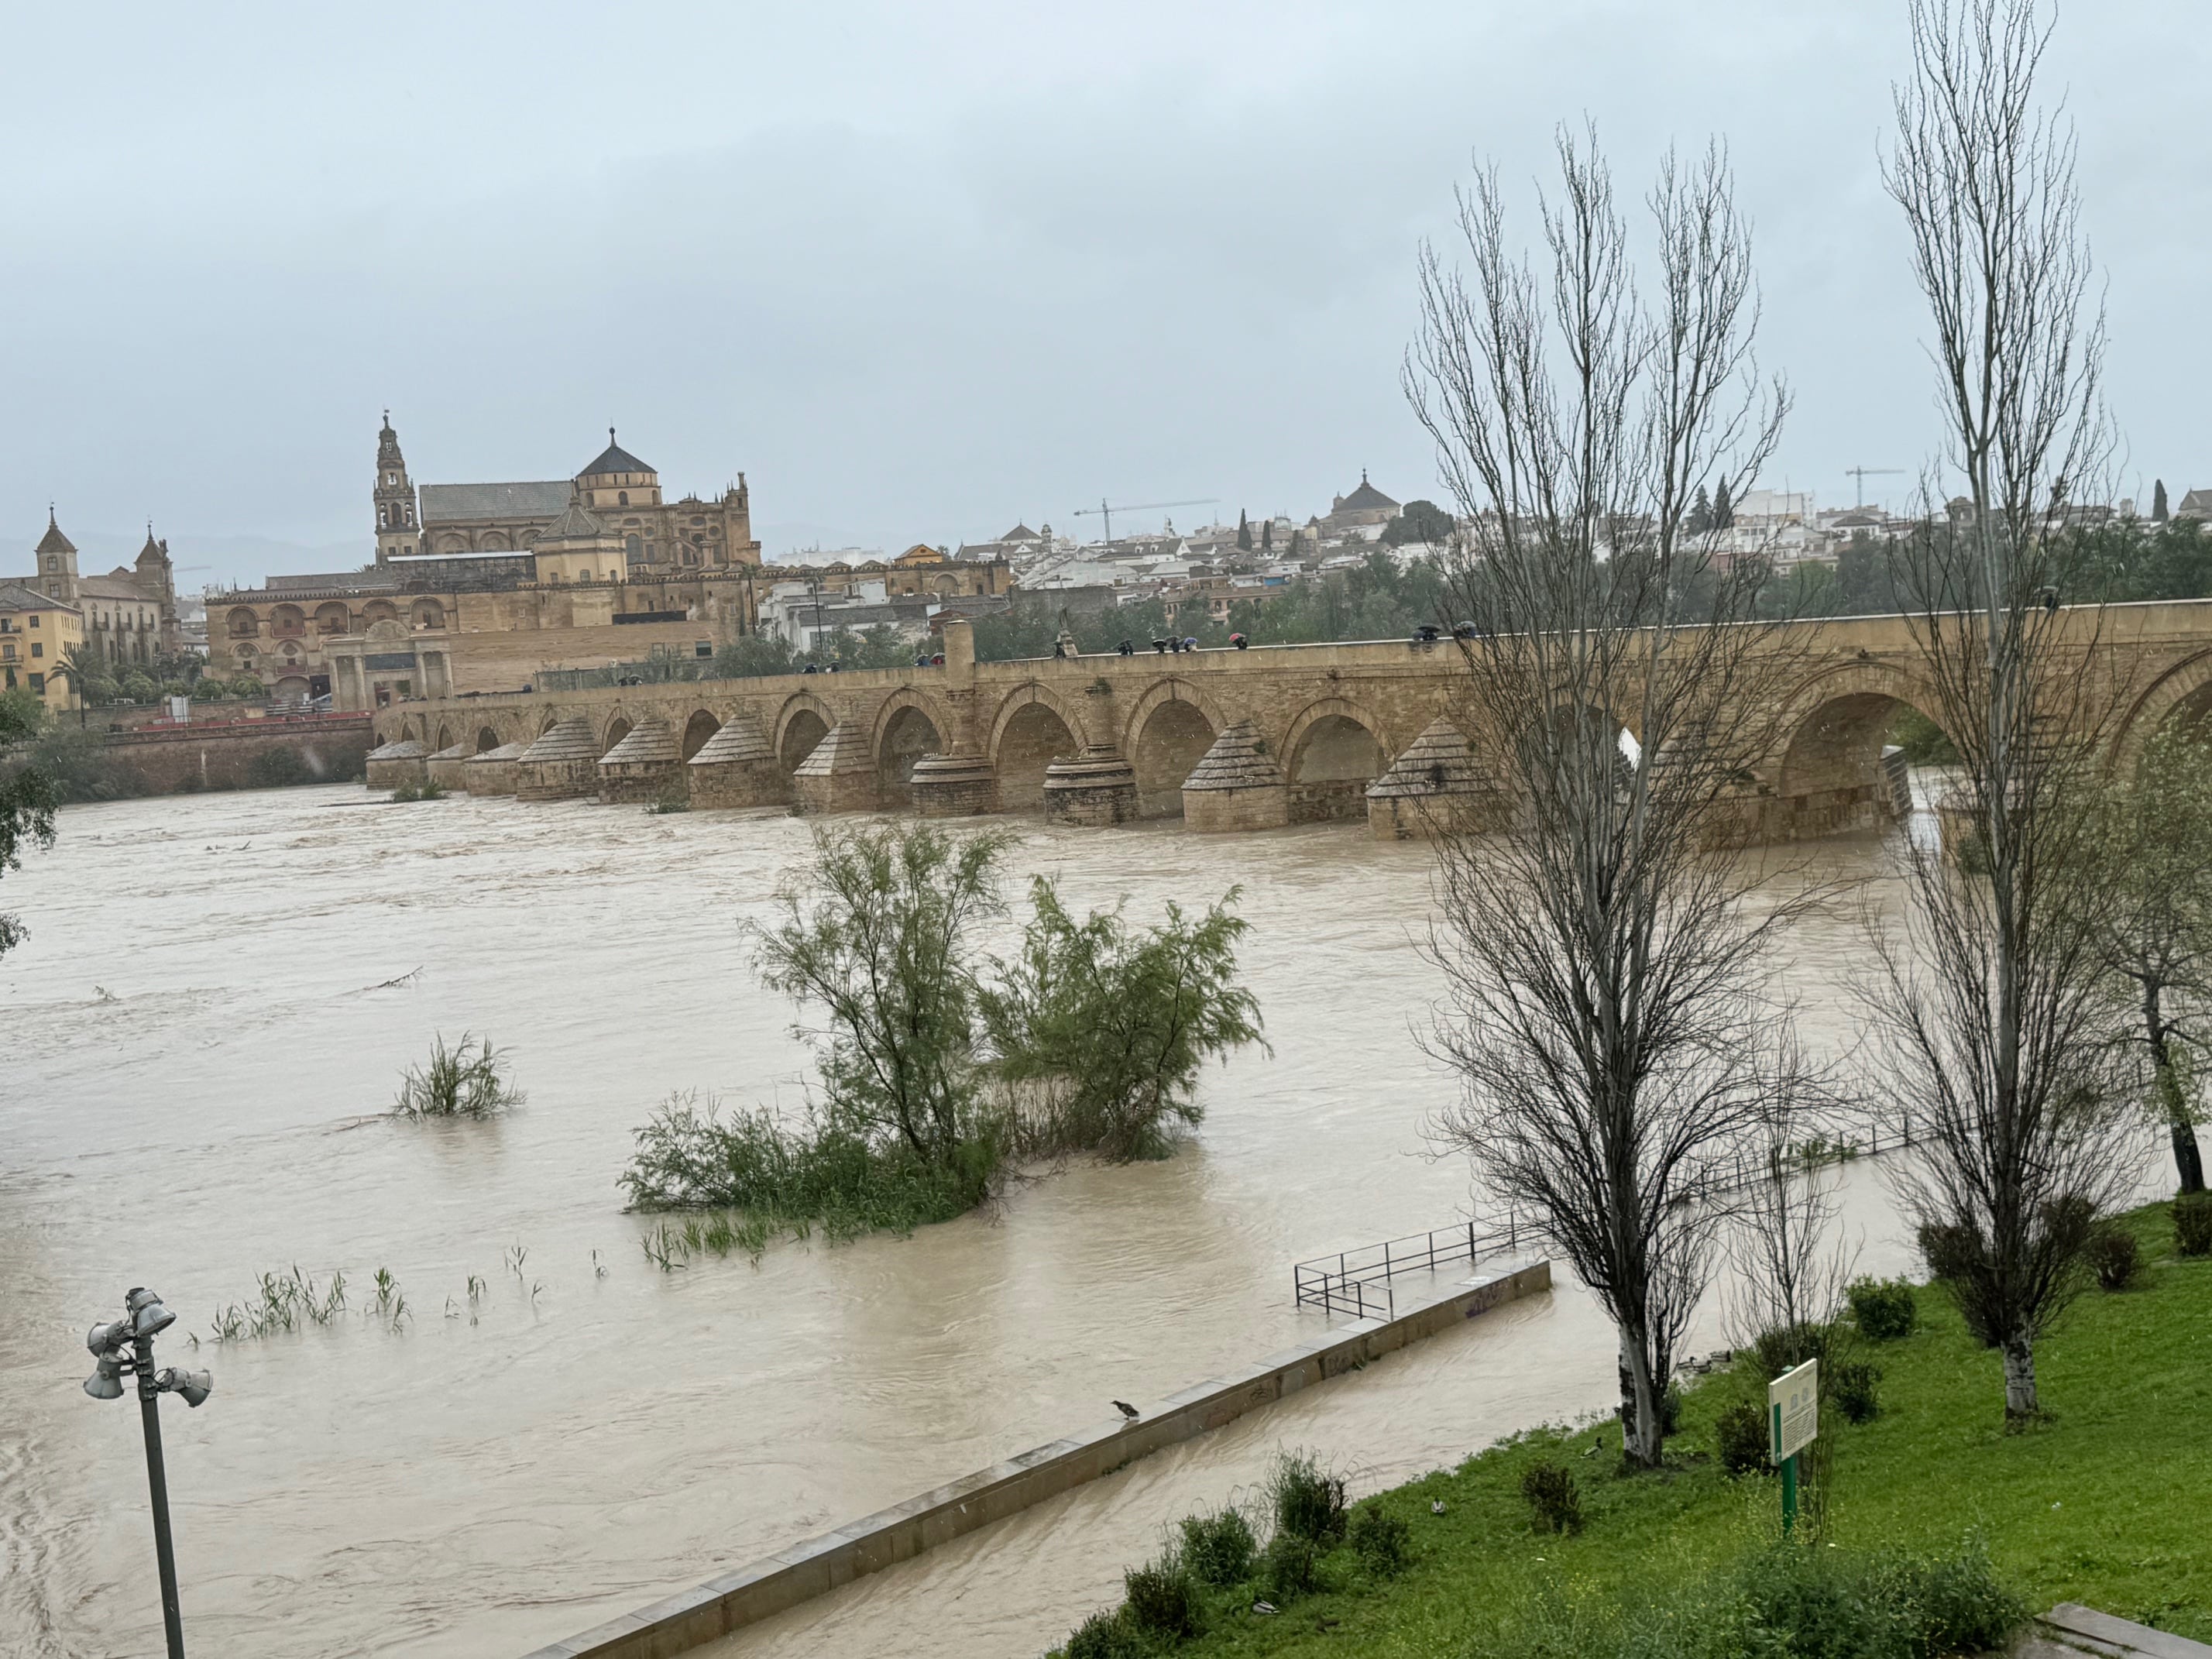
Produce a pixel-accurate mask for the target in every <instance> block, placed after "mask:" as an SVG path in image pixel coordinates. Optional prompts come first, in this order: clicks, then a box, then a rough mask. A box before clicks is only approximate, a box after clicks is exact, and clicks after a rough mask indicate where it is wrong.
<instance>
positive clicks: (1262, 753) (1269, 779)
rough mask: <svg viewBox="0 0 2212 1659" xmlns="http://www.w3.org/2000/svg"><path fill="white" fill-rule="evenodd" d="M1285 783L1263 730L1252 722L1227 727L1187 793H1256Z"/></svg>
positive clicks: (1188, 781) (1187, 780)
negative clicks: (1237, 790)
mask: <svg viewBox="0 0 2212 1659" xmlns="http://www.w3.org/2000/svg"><path fill="white" fill-rule="evenodd" d="M1282 781H1283V769H1282V768H1281V767H1279V766H1278V765H1276V764H1275V763H1274V762H1273V761H1272V760H1270V759H1269V758H1268V757H1267V744H1265V743H1264V742H1262V741H1261V737H1260V730H1259V728H1258V727H1257V726H1254V725H1253V724H1252V722H1251V721H1249V720H1238V721H1237V723H1236V724H1235V725H1233V726H1224V727H1223V728H1222V730H1221V735H1220V736H1219V737H1218V738H1215V739H1214V740H1213V747H1212V748H1211V749H1209V750H1206V756H1205V758H1204V759H1202V760H1200V762H1199V763H1198V766H1197V768H1196V769H1195V770H1194V771H1193V772H1192V773H1191V775H1189V776H1188V777H1187V778H1185V779H1184V780H1183V783H1182V787H1184V788H1186V789H1257V788H1261V787H1267V786H1268V785H1272V784H1279V783H1280V782H1282Z"/></svg>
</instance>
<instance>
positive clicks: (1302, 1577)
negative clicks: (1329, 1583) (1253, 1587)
mask: <svg viewBox="0 0 2212 1659" xmlns="http://www.w3.org/2000/svg"><path fill="white" fill-rule="evenodd" d="M1260 1587H1261V1589H1263V1590H1265V1591H1266V1592H1267V1599H1268V1600H1269V1601H1273V1603H1274V1604H1275V1605H1276V1606H1277V1607H1287V1606H1288V1605H1289V1604H1290V1603H1291V1602H1292V1601H1297V1599H1298V1597H1300V1596H1301V1595H1312V1594H1313V1592H1314V1591H1316V1590H1317V1589H1320V1588H1321V1551H1320V1550H1319V1549H1318V1548H1317V1547H1316V1546H1315V1544H1314V1541H1313V1540H1312V1539H1310V1538H1301V1537H1299V1536H1298V1535H1297V1534H1296V1533H1289V1532H1279V1533H1277V1534H1275V1535H1274V1537H1273V1538H1272V1539H1270V1540H1268V1541H1267V1553H1266V1554H1265V1555H1263V1556H1261V1558H1260Z"/></svg>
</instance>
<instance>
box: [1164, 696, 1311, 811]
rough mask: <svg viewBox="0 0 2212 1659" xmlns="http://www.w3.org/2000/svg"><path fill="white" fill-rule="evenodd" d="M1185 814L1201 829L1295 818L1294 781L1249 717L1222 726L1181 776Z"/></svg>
mask: <svg viewBox="0 0 2212 1659" xmlns="http://www.w3.org/2000/svg"><path fill="white" fill-rule="evenodd" d="M1182 818H1183V822H1184V823H1187V824H1188V825H1189V826H1190V827H1191V828H1192V829H1195V830H1197V831H1198V832H1199V833H1200V834H1201V835H1218V834H1221V833H1223V832H1225V831H1229V830H1237V829H1282V828H1284V827H1285V825H1287V824H1288V823H1290V821H1291V787H1290V784H1289V781H1287V780H1286V779H1285V777H1284V776H1283V769H1282V768H1281V767H1279V766H1278V765H1276V764H1275V763H1274V761H1273V759H1271V758H1270V757H1269V756H1268V754H1267V740H1266V739H1265V738H1262V737H1261V735H1260V729H1259V727H1257V726H1255V725H1253V724H1252V722H1251V721H1250V720H1238V721H1237V723H1236V724H1235V725H1233V726H1225V727H1224V728H1222V732H1221V735H1220V736H1219V737H1218V738H1215V739H1214V740H1213V746H1212V748H1211V749H1208V750H1206V755H1205V757H1204V758H1203V759H1202V760H1200V762H1199V763H1198V767H1197V769H1196V770H1194V772H1192V773H1191V775H1189V776H1188V778H1185V779H1184V780H1183V785H1182Z"/></svg>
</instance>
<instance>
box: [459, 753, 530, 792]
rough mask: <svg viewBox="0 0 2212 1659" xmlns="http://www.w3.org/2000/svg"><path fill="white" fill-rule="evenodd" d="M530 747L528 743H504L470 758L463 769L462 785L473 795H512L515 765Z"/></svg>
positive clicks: (463, 765)
mask: <svg viewBox="0 0 2212 1659" xmlns="http://www.w3.org/2000/svg"><path fill="white" fill-rule="evenodd" d="M529 747H530V745H529V744H526V743H503V744H500V745H499V746H498V747H497V748H495V749H487V750H484V751H483V753H482V754H481V755H471V756H470V757H469V758H468V759H467V761H465V763H463V764H462V767H461V782H462V784H463V785H464V786H465V787H466V788H467V790H468V792H469V793H471V795H512V794H513V793H514V771H515V763H516V762H517V761H519V760H520V759H521V758H522V752H523V750H526V749H527V748H529Z"/></svg>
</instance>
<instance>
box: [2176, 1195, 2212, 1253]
mask: <svg viewBox="0 0 2212 1659" xmlns="http://www.w3.org/2000/svg"><path fill="white" fill-rule="evenodd" d="M2173 1248H2174V1249H2177V1250H2179V1252H2180V1253H2181V1254H2182V1255H2212V1193H2185V1194H2182V1195H2181V1196H2180V1197H2179V1198H2177V1199H2175V1200H2173Z"/></svg>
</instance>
